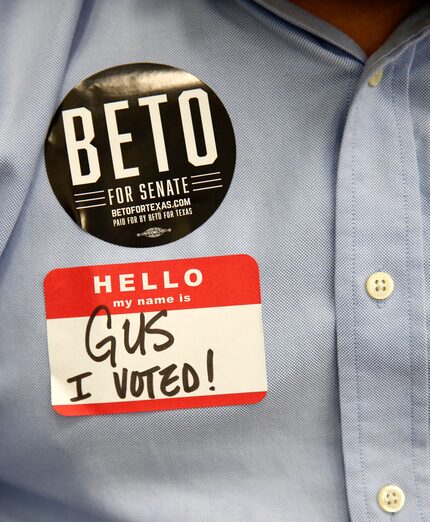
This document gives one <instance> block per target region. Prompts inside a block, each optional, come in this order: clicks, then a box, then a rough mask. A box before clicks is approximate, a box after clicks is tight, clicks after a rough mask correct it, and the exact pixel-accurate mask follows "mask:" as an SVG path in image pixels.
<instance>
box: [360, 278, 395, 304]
mask: <svg viewBox="0 0 430 522" xmlns="http://www.w3.org/2000/svg"><path fill="white" fill-rule="evenodd" d="M366 290H367V293H368V294H369V295H370V297H373V299H387V297H389V296H390V295H391V294H392V292H393V290H394V281H393V279H392V277H391V276H390V274H387V272H375V273H374V274H372V275H371V276H369V277H368V278H367V281H366Z"/></svg>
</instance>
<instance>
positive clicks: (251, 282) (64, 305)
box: [45, 255, 261, 319]
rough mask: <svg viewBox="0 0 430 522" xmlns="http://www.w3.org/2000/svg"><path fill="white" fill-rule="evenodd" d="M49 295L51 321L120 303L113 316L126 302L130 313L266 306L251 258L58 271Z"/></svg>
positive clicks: (48, 282)
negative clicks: (95, 304)
mask: <svg viewBox="0 0 430 522" xmlns="http://www.w3.org/2000/svg"><path fill="white" fill-rule="evenodd" d="M185 295H188V296H190V300H189V301H187V300H185ZM45 296H46V318H47V319H59V318H61V317H83V316H87V315H90V314H91V312H92V310H93V308H94V302H95V301H97V302H99V301H100V302H103V303H111V304H112V303H116V304H117V305H118V306H116V307H114V309H113V310H112V313H123V310H124V308H125V307H124V306H123V307H122V306H120V302H121V301H124V300H127V299H132V303H131V306H130V307H129V308H127V311H129V312H139V311H141V310H146V311H151V310H159V309H160V305H162V306H163V308H165V309H166V310H182V309H188V308H208V307H213V306H234V305H244V304H256V303H261V296H260V285H259V274H258V266H257V263H256V262H255V260H254V259H253V258H252V257H250V256H246V255H235V256H220V257H204V258H194V259H179V260H175V261H149V262H144V263H131V264H120V265H98V266H82V267H74V268H58V269H56V270H52V271H51V272H49V274H48V275H47V277H46V279H45ZM169 298H170V299H169ZM151 299H152V301H151Z"/></svg>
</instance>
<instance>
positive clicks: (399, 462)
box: [336, 47, 430, 522]
mask: <svg viewBox="0 0 430 522" xmlns="http://www.w3.org/2000/svg"><path fill="white" fill-rule="evenodd" d="M412 61H413V47H412V48H410V49H408V50H405V51H404V52H403V55H402V56H399V57H397V59H396V60H395V61H394V62H393V63H390V64H389V65H386V66H385V67H384V70H382V68H379V69H376V70H374V71H371V72H370V74H369V73H367V78H366V76H364V75H363V79H362V82H361V84H360V86H359V87H358V90H357V93H356V96H355V99H354V101H353V103H352V104H351V108H350V114H349V116H348V119H347V122H346V125H345V129H344V136H343V142H342V148H341V155H340V161H339V167H338V183H337V204H336V316H337V349H338V372H339V389H340V407H341V421H342V441H343V451H344V462H345V476H346V482H347V492H348V503H349V508H350V513H351V519H352V520H353V521H379V520H381V521H383V520H387V517H388V516H390V515H389V513H396V520H397V521H399V522H400V521H405V522H409V521H414V522H415V521H416V522H418V521H424V520H430V506H429V505H428V498H427V497H428V495H427V496H425V495H424V492H425V491H427V492H429V491H430V489H429V488H430V485H429V466H428V429H429V425H428V405H427V401H426V400H425V399H424V397H428V380H427V365H428V354H427V344H426V343H427V337H426V323H425V306H424V288H425V287H424V265H423V255H422V254H423V253H422V224H421V211H420V191H419V177H418V170H417V165H416V153H415V144H414V138H413V129H412V125H411V121H410V115H409V113H408V78H409V74H408V73H409V70H410V67H411V65H412ZM382 71H383V72H382ZM364 74H365V73H364ZM375 194H383V195H384V197H382V198H378V201H377V202H375V197H374V195H375ZM393 411H394V412H395V414H393ZM389 455H395V458H392V457H390V458H388V456H389ZM387 484H388V485H387ZM396 484H401V485H402V487H401V488H400V487H399V486H397V485H396ZM405 497H407V498H408V501H407V502H405ZM426 503H427V504H426Z"/></svg>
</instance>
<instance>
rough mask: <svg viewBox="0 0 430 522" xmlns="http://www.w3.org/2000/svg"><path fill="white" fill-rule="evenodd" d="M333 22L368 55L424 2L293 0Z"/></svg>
mask: <svg viewBox="0 0 430 522" xmlns="http://www.w3.org/2000/svg"><path fill="white" fill-rule="evenodd" d="M292 2H293V3H295V4H297V5H298V6H300V7H302V8H303V9H306V10H307V11H309V12H311V13H312V14H314V15H315V16H318V17H319V18H322V19H323V20H325V21H326V22H328V23H329V24H331V25H334V26H335V27H337V28H338V29H340V30H341V31H343V32H344V33H346V34H347V35H348V36H350V37H351V38H352V39H353V40H355V41H356V42H357V43H358V45H359V46H360V47H361V48H362V49H363V50H364V51H365V53H366V54H367V55H368V56H370V55H371V54H372V53H373V52H374V51H376V50H377V49H378V48H379V47H380V46H381V45H382V44H383V43H384V42H385V40H386V39H387V38H388V37H389V36H390V34H391V33H392V32H393V31H394V29H395V28H396V27H397V26H398V25H399V24H400V22H401V21H402V20H403V19H404V18H405V17H406V16H407V15H408V14H409V13H410V12H412V11H413V10H414V9H416V7H417V6H418V5H420V4H422V3H423V2H422V1H420V0H360V1H357V0H324V1H321V0H292Z"/></svg>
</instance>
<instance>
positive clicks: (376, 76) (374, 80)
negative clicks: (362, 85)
mask: <svg viewBox="0 0 430 522" xmlns="http://www.w3.org/2000/svg"><path fill="white" fill-rule="evenodd" d="M382 75H383V70H382V67H379V69H376V71H375V72H374V73H373V74H372V76H371V77H370V78H369V79H368V80H367V83H368V84H369V87H377V86H378V85H379V84H380V82H381V80H382Z"/></svg>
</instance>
